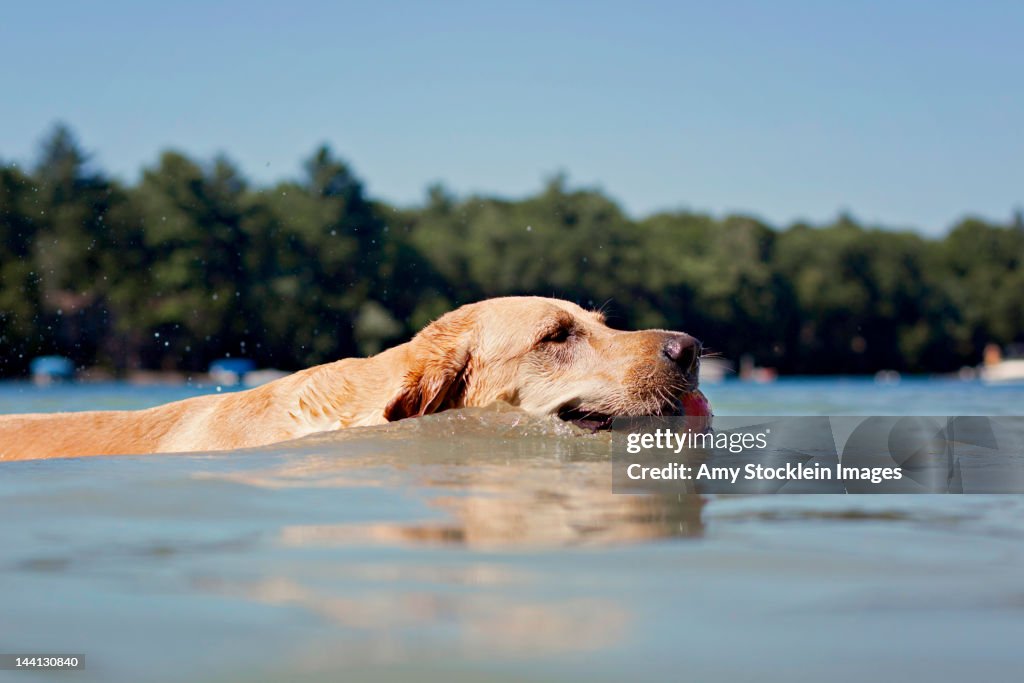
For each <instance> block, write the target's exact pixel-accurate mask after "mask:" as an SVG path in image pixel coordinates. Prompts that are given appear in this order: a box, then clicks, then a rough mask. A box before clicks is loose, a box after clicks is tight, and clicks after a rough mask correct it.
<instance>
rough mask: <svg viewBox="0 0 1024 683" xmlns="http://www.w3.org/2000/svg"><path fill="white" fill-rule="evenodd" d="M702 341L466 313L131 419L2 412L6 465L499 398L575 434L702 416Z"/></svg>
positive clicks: (517, 301)
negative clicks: (396, 340)
mask: <svg viewBox="0 0 1024 683" xmlns="http://www.w3.org/2000/svg"><path fill="white" fill-rule="evenodd" d="M700 355H701V345H700V343H699V342H698V341H697V340H695V339H694V338H693V337H691V336H689V335H687V334H683V333H680V332H667V331H664V330H646V331H641V332H624V331H619V330H613V329H611V328H609V327H607V326H606V325H605V324H604V318H603V316H602V315H601V314H600V313H597V312H594V311H588V310H585V309H583V308H580V307H579V306H577V305H575V304H572V303H569V302H567V301H561V300H558V299H545V298H540V297H507V298H499V299H489V300H486V301H480V302H478V303H474V304H469V305H466V306H463V307H461V308H459V309H457V310H455V311H452V312H451V313H448V314H446V315H444V316H442V317H441V318H440V319H438V320H436V321H435V322H433V323H431V324H430V325H428V326H427V327H426V328H424V329H423V330H422V331H421V332H420V333H419V334H418V335H416V336H415V337H414V338H413V339H412V340H411V341H409V342H407V343H405V344H401V345H400V346H396V347H394V348H391V349H388V350H386V351H383V352H381V353H379V354H377V355H376V356H373V357H371V358H346V359H344V360H339V361H336V362H334V363H327V364H325V365H319V366H316V367H313V368H309V369H308V370H303V371H301V372H297V373H295V374H293V375H290V376H288V377H284V378H282V379H279V380H277V381H274V382H270V383H269V384H265V385H263V386H260V387H257V388H255V389H250V390H248V391H241V392H237V393H230V394H212V395H209V396H199V397H196V398H190V399H186V400H184V401H178V402H175V403H169V404H166V405H162V406H158V407H156V408H149V409H147V410H135V411H90V412H80V413H47V414H30V415H6V416H0V461H3V460H27V459H32V458H52V457H64V456H80V455H112V454H138V453H157V452H165V453H166V452H183V451H206V450H227V449H237V448H246V447H251V446H260V445H264V444H270V443H275V442H278V441H285V440H288V439H294V438H298V437H300V436H305V435H307V434H311V433H313V432H321V431H327V430H335V429H345V428H348V427H359V426H365V425H375V424H381V423H384V422H388V421H392V420H400V419H402V418H407V417H413V416H417V415H426V414H428V413H436V412H438V411H441V410H447V409H449V408H460V407H469V406H484V405H488V404H490V403H493V402H495V401H506V402H508V403H510V404H512V405H515V406H520V407H521V408H522V409H524V410H526V411H528V412H530V413H533V414H538V415H558V416H559V417H561V418H562V419H565V420H572V421H575V422H577V423H579V424H581V425H583V426H586V427H589V428H592V429H598V428H603V427H607V426H608V425H609V424H610V422H611V418H612V417H613V416H616V415H670V414H671V415H680V414H683V403H684V402H685V403H686V406H687V408H686V412H687V413H689V414H694V413H696V414H707V403H706V402H705V401H704V400H703V397H702V396H701V395H700V393H699V392H698V391H697V371H698V365H699V363H700Z"/></svg>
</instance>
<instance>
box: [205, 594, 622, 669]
mask: <svg viewBox="0 0 1024 683" xmlns="http://www.w3.org/2000/svg"><path fill="white" fill-rule="evenodd" d="M196 588H198V589H200V590H204V591H208V592H211V593H217V594H220V595H227V596H231V597H241V598H245V599H246V600H252V601H255V602H259V603H263V604H268V605H275V606H280V607H292V608H295V607H298V608H301V609H303V610H305V611H307V612H309V613H310V614H313V615H316V616H317V617H319V618H321V619H323V620H326V621H327V622H329V623H331V624H333V625H336V626H342V627H345V628H349V629H356V630H359V631H365V632H368V633H369V634H376V635H378V636H380V637H388V638H389V639H392V640H397V641H398V642H401V641H403V640H408V641H409V642H408V643H407V644H406V648H412V647H413V643H414V642H415V641H416V638H417V637H426V633H427V632H429V631H431V630H441V631H442V632H443V631H448V630H450V629H454V630H455V633H456V638H455V640H456V642H455V643H451V642H450V643H448V647H449V648H453V649H454V650H456V651H458V652H459V653H460V654H462V655H473V656H480V655H486V656H502V657H535V656H543V655H551V654H562V653H569V652H579V651H589V650H595V649H598V648H604V647H610V646H612V645H614V644H615V643H617V642H619V641H620V640H621V639H622V637H623V635H624V634H625V632H626V627H627V625H628V623H629V621H630V616H629V612H628V611H627V610H626V609H624V608H623V607H622V606H621V605H620V604H618V603H617V602H616V601H614V600H610V599H605V598H593V597H580V598H556V599H551V600H545V601H540V600H535V599H530V598H528V597H526V598H524V597H522V596H517V595H510V594H503V593H497V592H488V593H478V592H474V593H458V592H447V591H439V590H433V591H428V590H421V591H395V590H393V589H389V588H387V587H385V588H381V589H378V590H374V591H364V592H361V593H360V594H359V595H352V594H343V592H342V591H341V590H337V591H330V590H327V589H324V588H315V587H313V586H311V585H308V584H302V583H299V582H296V581H294V580H291V579H289V578H287V577H271V578H266V579H261V580H258V581H251V582H236V583H232V582H225V581H211V580H200V581H198V582H197V583H196Z"/></svg>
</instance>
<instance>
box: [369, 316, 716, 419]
mask: <svg viewBox="0 0 1024 683" xmlns="http://www.w3.org/2000/svg"><path fill="white" fill-rule="evenodd" d="M700 356H701V344H700V342H699V341H697V340H696V339H694V338H693V337H691V336H690V335H688V334H684V333H682V332H670V331H666V330H644V331H639V332H626V331H621V330H613V329H611V328H609V327H608V326H607V325H605V321H604V316H603V315H602V314H600V313H598V312H595V311H588V310H586V309H584V308H581V307H579V306H577V305H576V304H573V303H570V302H568V301H561V300H559V299H546V298H541V297H506V298H499V299H489V300H486V301H481V302H478V303H474V304H469V305H466V306H463V307H461V308H459V309H457V310H455V311H452V312H451V313H448V314H446V315H444V316H442V317H441V318H439V319H438V320H436V321H435V322H433V323H432V324H430V325H429V326H427V327H426V328H424V329H423V331H421V332H420V333H419V334H418V335H417V336H416V337H415V338H414V339H413V340H412V341H411V342H410V347H409V354H408V356H407V357H408V358H409V359H410V367H409V368H408V369H407V371H406V374H405V377H404V381H403V382H402V385H401V388H400V389H399V391H398V392H397V393H396V395H395V396H394V397H393V398H392V399H391V401H390V402H389V404H388V406H387V408H386V409H385V411H384V416H385V418H386V419H388V420H398V419H402V418H405V417H411V416H415V415H426V414H429V413H435V412H438V411H441V410H446V409H448V408H460V407H469V406H484V405H489V404H491V403H493V402H495V401H505V402H507V403H510V404H512V405H516V406H520V407H521V408H523V409H524V410H526V411H528V412H530V413H533V414H541V415H544V414H547V415H558V416H560V417H562V418H563V419H566V420H572V421H574V422H577V423H579V424H581V425H582V426H586V427H589V428H603V427H607V426H609V425H610V423H611V419H612V418H613V417H614V416H619V415H681V414H683V408H682V404H681V400H682V399H683V398H684V397H686V396H692V395H693V394H694V393H695V392H697V374H698V370H699V365H700Z"/></svg>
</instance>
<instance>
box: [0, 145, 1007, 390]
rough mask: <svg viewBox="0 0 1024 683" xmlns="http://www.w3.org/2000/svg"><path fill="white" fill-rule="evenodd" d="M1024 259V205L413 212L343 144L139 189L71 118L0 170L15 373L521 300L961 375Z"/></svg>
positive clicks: (349, 347) (283, 364)
mask: <svg viewBox="0 0 1024 683" xmlns="http://www.w3.org/2000/svg"><path fill="white" fill-rule="evenodd" d="M1022 261H1024V226H1022V225H1021V220H1020V218H1019V216H1018V217H1017V218H1016V219H1015V220H1013V221H1010V222H1008V223H1006V224H995V223H992V222H986V221H984V220H981V219H977V218H967V219H964V220H961V221H960V222H959V223H958V224H956V225H955V226H953V228H952V229H951V230H950V231H949V233H948V234H947V235H946V236H945V237H943V238H932V239H929V238H926V237H923V236H921V235H919V234H916V233H913V232H900V231H893V230H886V229H882V228H879V227H872V226H865V225H861V224H859V223H858V222H857V221H856V220H855V219H854V218H852V217H851V216H848V215H841V216H839V217H838V218H837V219H836V220H834V221H833V222H831V223H828V224H825V225H807V224H803V223H798V224H794V225H790V226H788V227H786V228H785V229H777V228H774V227H772V226H770V225H767V224H766V223H764V222H762V221H760V220H758V219H757V218H754V217H750V216H742V215H730V216H725V217H715V216H711V215H707V214H703V213H696V212H689V211H673V212H663V213H658V214H655V215H650V216H646V217H644V218H640V219H632V218H630V217H629V216H627V215H625V214H624V213H623V211H622V209H621V208H620V207H619V206H617V205H616V203H615V202H614V201H612V200H611V199H610V198H609V197H608V196H606V195H605V194H603V193H602V192H600V191H597V190H593V189H580V188H571V187H569V186H568V185H567V183H566V180H565V178H564V177H556V178H553V179H552V180H550V181H549V182H548V184H547V185H546V187H545V188H544V189H543V190H542V191H540V192H539V193H537V194H535V195H533V196H530V197H526V198H523V199H518V200H509V199H502V198H496V197H487V196H470V197H461V198H460V197H456V196H454V195H452V194H451V193H449V192H448V191H446V190H445V189H444V188H443V187H441V186H433V187H431V188H429V190H428V193H427V197H426V199H425V201H424V202H423V204H422V205H420V206H415V207H396V206H390V205H388V204H386V203H384V202H381V201H377V200H374V199H373V198H371V197H369V196H367V193H366V192H365V190H364V187H363V185H362V183H361V182H360V180H359V178H358V177H357V176H356V174H355V172H354V171H353V169H352V168H351V167H350V166H349V165H348V164H347V163H345V162H344V161H343V160H341V159H339V158H338V157H337V156H335V155H334V154H333V153H332V152H331V150H330V149H328V148H327V147H322V148H320V149H318V150H316V151H315V152H314V153H313V154H312V156H310V158H309V159H308V160H307V161H306V162H305V164H304V174H303V176H302V177H301V178H300V179H298V180H288V181H283V182H280V183H278V184H276V185H273V186H257V185H253V184H251V183H250V182H249V181H247V180H246V178H245V177H244V176H243V175H242V174H241V173H240V172H239V170H238V168H236V167H235V166H234V165H232V163H231V162H230V161H229V160H227V159H225V158H217V159H214V160H212V161H209V162H199V161H196V160H194V159H190V158H188V157H187V156H185V155H184V154H181V153H179V152H175V151H166V152H164V153H163V154H162V155H161V156H160V158H159V159H158V160H157V161H156V163H155V164H153V165H151V166H149V167H147V168H146V169H145V170H144V171H143V173H142V176H141V178H140V179H139V180H138V181H137V182H136V183H135V184H134V185H125V184H123V183H121V182H117V181H116V180H114V179H112V178H111V177H109V176H108V175H106V174H104V173H103V172H102V171H101V170H99V169H97V168H95V167H94V165H93V164H91V163H90V161H89V159H88V156H87V155H86V154H85V153H84V152H83V151H82V149H81V147H80V146H79V144H78V143H77V142H76V140H75V138H74V136H73V135H72V134H71V132H70V131H69V130H68V129H67V128H65V127H57V128H56V129H55V130H54V131H53V132H52V134H51V135H49V137H48V138H47V139H46V141H45V142H44V144H43V145H42V146H41V148H40V153H39V157H38V159H37V160H36V163H35V164H34V166H33V167H32V168H29V169H22V168H20V167H18V166H16V165H14V164H9V163H5V164H3V166H2V168H0V375H2V376H19V375H23V374H25V373H26V372H27V366H28V363H29V361H30V360H31V359H32V358H33V357H35V356H38V355H43V354H60V355H65V356H68V357H69V358H71V359H72V360H73V361H74V362H75V363H76V365H77V366H79V367H92V366H99V367H103V368H108V369H111V370H114V371H118V372H123V371H125V370H130V369H136V368H146V369H178V370H185V371H202V370H205V369H206V367H207V366H208V364H209V362H210V361H211V360H213V359H216V358H221V357H225V356H244V357H247V358H252V359H253V360H255V361H256V362H257V364H258V365H260V366H265V367H279V368H282V369H294V368H299V367H304V366H308V365H312V364H315V363H321V362H326V361H330V360H333V359H337V358H340V357H344V356H348V355H353V354H372V353H375V352H377V351H379V350H380V349H382V348H385V347H387V346H389V345H391V344H394V343H396V342H399V341H402V340H404V339H406V338H408V337H409V336H410V335H412V334H413V333H414V332H415V331H416V330H417V329H419V328H420V327H422V326H423V325H425V324H426V323H428V322H429V321H430V320H431V319H433V318H435V317H436V316H438V315H440V314H441V313H443V312H445V311H447V310H450V309H452V308H454V307H456V306H458V305H460V304H463V303H466V302H470V301H475V300H479V299H483V298H487V297H493V296H501V295H507V294H537V295H543V296H557V297H561V298H565V299H570V300H573V301H576V302H578V303H580V304H582V305H585V306H592V307H600V306H603V307H605V309H606V311H607V312H608V314H609V317H610V319H611V322H612V323H613V324H614V325H615V326H621V327H623V328H647V327H664V328H670V329H681V330H686V331H689V332H691V333H693V334H694V335H696V336H698V337H700V338H701V339H702V340H704V342H705V345H706V346H707V347H710V348H711V349H712V350H714V351H716V352H718V353H720V354H722V355H723V356H725V357H726V358H730V359H736V358H739V357H740V356H741V355H743V354H749V355H751V356H752V357H753V359H754V360H755V362H757V363H758V364H761V365H766V366H773V367H776V368H778V369H779V371H780V372H783V373H811V374H814V373H863V372H874V371H876V370H879V369H882V368H886V369H895V370H899V371H909V372H945V371H951V370H955V369H957V368H959V367H961V366H963V365H975V364H977V363H978V362H979V360H980V353H981V349H982V347H983V346H984V345H985V344H987V343H992V342H994V343H997V344H1009V343H1013V342H1022V341H1024V298H1022V296H1021V294H1022V292H1024V268H1022Z"/></svg>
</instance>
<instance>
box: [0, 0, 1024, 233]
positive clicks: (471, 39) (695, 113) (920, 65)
mask: <svg viewBox="0 0 1024 683" xmlns="http://www.w3.org/2000/svg"><path fill="white" fill-rule="evenodd" d="M1022 35H1024V3H1021V2H942V1H941V0H932V1H931V2H906V1H896V0H889V1H887V2H864V1H857V2H829V1H827V0H819V1H817V2H792V1H788V0H776V1H774V2H767V1H766V2H757V3H755V2H694V3H685V2H636V1H634V2H617V3H611V2H550V1H549V2H523V1H517V2H502V3H490V2H482V1H481V2H387V1H381V2H373V3H371V2H361V3H343V2H323V3H318V2H298V1H295V2H290V3H283V2H282V3H261V2H257V1H255V0H250V1H249V2H190V1H179V2H175V3H156V2H99V1H97V2H87V3H83V2H47V3H27V2H26V3H8V4H7V5H6V6H5V7H4V9H3V11H2V14H0V60H2V61H0V64H2V65H3V66H2V67H0V92H2V93H3V95H2V97H0V158H2V159H5V160H7V161H17V162H25V161H27V160H30V159H31V158H32V157H33V155H34V153H35V150H36V148H37V146H38V143H39V140H40V138H41V136H42V135H43V134H44V133H45V132H46V130H47V129H48V128H49V127H50V126H51V125H52V123H53V122H54V121H57V120H63V121H66V122H67V123H68V124H70V125H71V126H72V128H73V129H74V130H75V131H76V133H77V134H78V136H79V138H80V140H81V142H82V143H83V145H84V146H85V147H86V148H87V149H89V150H91V151H93V152H94V153H95V160H96V161H97V162H98V164H99V165H100V166H101V167H103V168H104V169H107V170H109V171H111V172H112V173H114V174H115V175H117V176H119V177H121V178H123V179H125V180H134V179H135V178H136V177H137V175H138V173H139V170H140V168H141V167H142V166H143V165H145V164H151V163H153V162H154V161H155V160H156V158H157V154H158V152H159V151H160V150H161V149H164V148H167V147H174V148H178V149H182V150H184V151H186V152H187V153H189V154H192V155H195V156H200V157H208V156H212V155H214V154H216V153H218V152H225V153H227V154H228V155H229V156H230V157H231V158H232V159H233V160H234V161H235V162H236V163H238V164H239V166H240V167H241V168H242V169H243V171H244V172H245V173H246V174H247V175H248V176H249V177H250V178H252V179H253V180H255V181H257V182H264V181H267V182H269V181H272V180H277V179H280V178H284V177H295V176H297V175H298V174H299V168H300V160H301V159H303V158H305V157H306V156H308V155H309V154H310V152H311V151H312V150H313V148H314V146H315V145H317V144H318V143H319V142H322V141H326V142H328V143H330V144H331V145H332V147H333V148H334V149H335V151H336V152H337V153H338V154H340V155H341V156H343V157H344V158H346V159H347V160H348V161H350V162H351V163H352V164H353V166H354V167H355V169H356V171H357V172H358V173H359V175H360V176H361V177H362V178H363V179H364V180H365V181H366V183H367V186H368V188H369V190H370V192H371V194H373V195H374V196H377V197H381V198H383V199H386V200H389V201H393V202H397V203H401V204H410V203H415V202H418V201H420V200H421V199H422V198H423V196H424V190H425V188H426V186H427V185H428V183H430V182H434V181H441V182H443V183H445V184H446V185H447V186H448V187H449V188H450V189H451V190H453V191H455V192H456V193H458V194H465V193H469V192H475V191H480V192H486V193H489V194H500V195H506V196H519V195H523V194H526V193H529V192H532V191H535V190H537V189H538V188H539V187H540V186H541V185H542V183H543V181H544V179H545V178H546V177H548V176H550V175H552V174H553V173H555V172H558V171H565V172H567V173H568V174H569V178H570V182H571V183H572V184H575V185H586V186H599V187H601V188H602V189H604V190H605V191H606V192H608V193H609V194H610V195H612V196H613V197H615V198H616V199H617V200H618V201H620V202H621V203H622V204H623V206H624V207H625V208H626V209H627V210H628V211H629V212H630V213H631V214H633V215H643V214H646V213H649V212H652V211H655V210H659V209H672V208H680V207H688V208H692V209H697V210H709V211H713V212H715V213H724V212H727V211H743V212H749V213H753V214H756V215H759V216H761V217H763V218H764V219H766V220H769V221H771V222H772V223H775V224H786V223H788V222H790V221H792V220H795V219H798V218H800V219H809V220H815V221H820V220H826V219H829V218H831V217H833V216H835V215H836V214H837V212H839V211H840V210H849V211H851V212H852V213H853V214H854V215H856V216H857V217H858V218H860V219H862V220H866V221H870V222H881V223H884V224H886V225H890V226H894V227H910V228H916V229H919V230H921V231H924V232H928V233H939V232H942V231H944V230H945V229H947V228H948V227H949V225H950V224H951V223H952V222H953V221H955V220H956V219H958V218H959V217H961V216H963V215H965V214H968V213H972V214H980V215H983V216H987V217H991V218H995V219H1000V220H1006V219H1007V218H1008V217H1009V215H1010V212H1011V210H1012V209H1013V208H1014V207H1016V206H1020V205H1024V182H1022V181H1024V124H1022V122H1024V88H1022V85H1024V46H1022V43H1021V40H1022Z"/></svg>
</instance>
